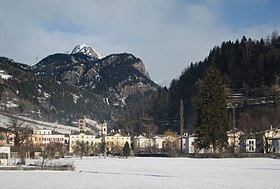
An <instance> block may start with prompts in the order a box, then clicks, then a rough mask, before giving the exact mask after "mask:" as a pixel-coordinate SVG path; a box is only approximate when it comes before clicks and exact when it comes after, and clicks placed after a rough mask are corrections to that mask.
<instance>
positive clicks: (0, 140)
mask: <svg viewBox="0 0 280 189" xmlns="http://www.w3.org/2000/svg"><path fill="white" fill-rule="evenodd" d="M13 144H14V142H13V134H12V133H11V132H10V130H8V129H6V128H3V127H0V146H7V145H9V146H12V145H13Z"/></svg>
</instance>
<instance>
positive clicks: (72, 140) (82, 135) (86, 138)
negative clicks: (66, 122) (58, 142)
mask: <svg viewBox="0 0 280 189" xmlns="http://www.w3.org/2000/svg"><path fill="white" fill-rule="evenodd" d="M77 142H84V143H87V144H89V145H94V144H95V135H94V133H92V132H90V131H81V132H77V131H76V132H74V133H72V134H70V135H69V153H73V152H74V146H75V145H76V144H77Z"/></svg>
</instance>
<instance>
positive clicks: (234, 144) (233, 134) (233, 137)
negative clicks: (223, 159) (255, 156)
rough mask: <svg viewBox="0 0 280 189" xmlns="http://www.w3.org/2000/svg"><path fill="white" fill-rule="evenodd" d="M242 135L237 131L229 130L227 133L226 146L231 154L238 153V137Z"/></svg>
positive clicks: (242, 133)
mask: <svg viewBox="0 0 280 189" xmlns="http://www.w3.org/2000/svg"><path fill="white" fill-rule="evenodd" d="M242 135H244V132H242V131H239V130H236V129H234V130H230V131H229V132H227V136H228V145H229V147H231V148H232V151H231V152H233V153H239V152H240V137H241V136H242Z"/></svg>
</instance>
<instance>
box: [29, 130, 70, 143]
mask: <svg viewBox="0 0 280 189" xmlns="http://www.w3.org/2000/svg"><path fill="white" fill-rule="evenodd" d="M30 140H31V141H32V143H33V144H34V145H35V146H47V145H48V144H50V143H54V142H55V143H61V144H64V143H65V135H64V134H62V133H59V132H56V131H54V130H51V129H34V130H33V134H32V135H31V136H30V137H29V141H30Z"/></svg>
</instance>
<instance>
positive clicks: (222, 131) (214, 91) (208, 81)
mask: <svg viewBox="0 0 280 189" xmlns="http://www.w3.org/2000/svg"><path fill="white" fill-rule="evenodd" d="M228 129H229V121H228V115H227V109H226V103H225V94H224V88H223V86H222V83H221V74H220V73H219V71H218V70H217V68H216V66H215V65H214V64H212V65H211V66H210V68H209V69H208V70H207V72H206V75H205V77H204V79H203V80H202V81H201V83H200V84H199V95H198V99H197V123H196V125H195V134H196V136H197V139H196V144H197V147H198V148H199V149H209V148H210V147H213V150H214V152H215V151H216V149H217V148H218V149H219V150H221V149H222V148H224V147H226V146H227V133H226V132H227V131H228Z"/></svg>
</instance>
